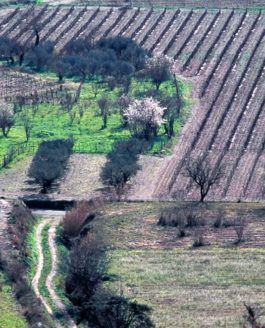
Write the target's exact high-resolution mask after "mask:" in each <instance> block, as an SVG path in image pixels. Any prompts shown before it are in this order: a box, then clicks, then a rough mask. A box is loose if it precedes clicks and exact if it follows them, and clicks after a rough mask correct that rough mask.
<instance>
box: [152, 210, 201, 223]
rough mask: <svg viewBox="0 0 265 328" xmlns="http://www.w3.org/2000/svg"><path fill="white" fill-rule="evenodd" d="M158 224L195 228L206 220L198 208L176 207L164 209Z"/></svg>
mask: <svg viewBox="0 0 265 328" xmlns="http://www.w3.org/2000/svg"><path fill="white" fill-rule="evenodd" d="M158 224H159V225H162V226H171V227H187V228H193V227H197V226H200V225H203V224H204V222H203V220H202V218H201V217H200V213H199V212H198V210H197V209H194V208H188V207H183V208H175V207H174V208H169V209H166V210H163V211H162V213H161V215H160V218H159V221H158Z"/></svg>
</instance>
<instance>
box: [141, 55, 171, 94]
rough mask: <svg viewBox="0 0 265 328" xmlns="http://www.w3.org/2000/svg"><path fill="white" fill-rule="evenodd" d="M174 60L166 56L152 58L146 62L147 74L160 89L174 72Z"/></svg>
mask: <svg viewBox="0 0 265 328" xmlns="http://www.w3.org/2000/svg"><path fill="white" fill-rule="evenodd" d="M172 63H173V62H172V59H170V58H169V57H167V56H164V55H158V56H156V57H151V58H149V59H148V60H147V62H146V74H147V76H148V77H149V78H150V79H151V80H152V82H153V83H154V84H155V86H156V90H158V89H159V87H160V85H161V83H162V82H164V81H167V80H168V79H170V76H171V71H172Z"/></svg>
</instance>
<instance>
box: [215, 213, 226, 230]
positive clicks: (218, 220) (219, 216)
mask: <svg viewBox="0 0 265 328" xmlns="http://www.w3.org/2000/svg"><path fill="white" fill-rule="evenodd" d="M224 217H225V213H224V210H223V209H220V210H218V213H217V216H216V218H215V221H214V223H213V227H214V228H216V229H218V228H222V226H223V225H224Z"/></svg>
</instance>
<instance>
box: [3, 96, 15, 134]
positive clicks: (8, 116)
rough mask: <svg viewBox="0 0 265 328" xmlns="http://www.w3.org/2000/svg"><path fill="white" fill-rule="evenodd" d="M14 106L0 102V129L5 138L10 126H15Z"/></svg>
mask: <svg viewBox="0 0 265 328" xmlns="http://www.w3.org/2000/svg"><path fill="white" fill-rule="evenodd" d="M13 107H14V106H12V105H11V104H8V103H6V102H4V101H1V102H0V129H1V130H2V133H3V136H4V137H5V138H6V137H7V136H8V133H9V131H10V129H11V128H12V126H13V125H14V124H15V118H14V108H13Z"/></svg>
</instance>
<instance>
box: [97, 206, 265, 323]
mask: <svg viewBox="0 0 265 328" xmlns="http://www.w3.org/2000/svg"><path fill="white" fill-rule="evenodd" d="M179 205H181V204H179ZM161 206H163V207H170V206H173V204H170V203H164V204H162V203H160V204H158V203H127V204H126V203H121V204H116V205H111V206H108V207H107V208H106V209H105V210H104V213H103V215H102V217H101V218H99V219H98V220H97V221H96V222H95V224H100V225H103V226H104V229H105V233H106V235H107V236H108V237H109V239H110V243H111V244H112V245H113V247H112V250H111V251H110V252H109V255H110V256H111V267H110V273H112V274H114V275H115V276H116V277H117V281H115V282H113V283H111V286H112V288H114V289H115V290H116V291H119V290H120V289H121V286H122V288H123V291H124V293H125V295H127V296H129V297H131V298H132V299H136V300H137V301H138V302H142V303H146V304H149V305H151V306H152V308H153V314H152V316H153V319H154V321H155V323H156V325H157V327H158V328H164V327H167V328H175V327H211V328H212V327H231V328H232V327H233V328H234V327H242V320H243V315H244V313H245V312H244V302H246V303H259V304H260V305H261V306H263V307H265V297H264V295H265V278H264V277H265V263H264V255H265V246H264V238H263V239H262V237H261V236H262V235H263V231H264V227H265V226H264V219H263V217H264V208H263V206H262V205H261V204H232V203H230V204H229V203H227V204H226V203H224V204H220V203H219V204H208V206H207V207H206V208H205V211H206V212H207V213H209V212H210V211H211V212H212V213H215V211H216V210H217V209H218V208H220V207H223V208H224V209H225V211H226V216H227V217H232V216H233V215H234V214H235V213H236V212H237V211H238V210H240V211H241V213H243V212H244V213H245V214H246V215H248V216H249V220H250V221H249V223H248V229H247V235H246V239H245V241H244V242H243V243H242V244H240V245H239V246H237V247H236V246H235V244H234V242H233V238H234V235H233V231H232V230H231V229H227V228H223V229H217V230H212V229H210V228H209V227H208V228H207V226H208V224H209V225H210V224H211V223H207V226H206V227H205V230H206V234H207V235H209V237H210V238H209V240H211V242H212V243H211V244H208V245H207V246H205V247H201V248H193V247H192V240H193V231H192V230H189V231H188V234H187V237H185V238H181V239H180V238H177V236H176V228H170V227H161V226H158V225H157V219H158V216H159V212H160V208H161ZM206 212H205V213H206ZM210 220H211V218H210ZM261 224H262V226H261ZM220 230H221V231H220ZM257 231H260V235H258V236H257V235H256V234H257ZM220 235H224V236H225V238H227V240H226V244H225V245H224V243H223V239H222V242H220V240H219V237H220ZM260 237H261V238H260Z"/></svg>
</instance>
